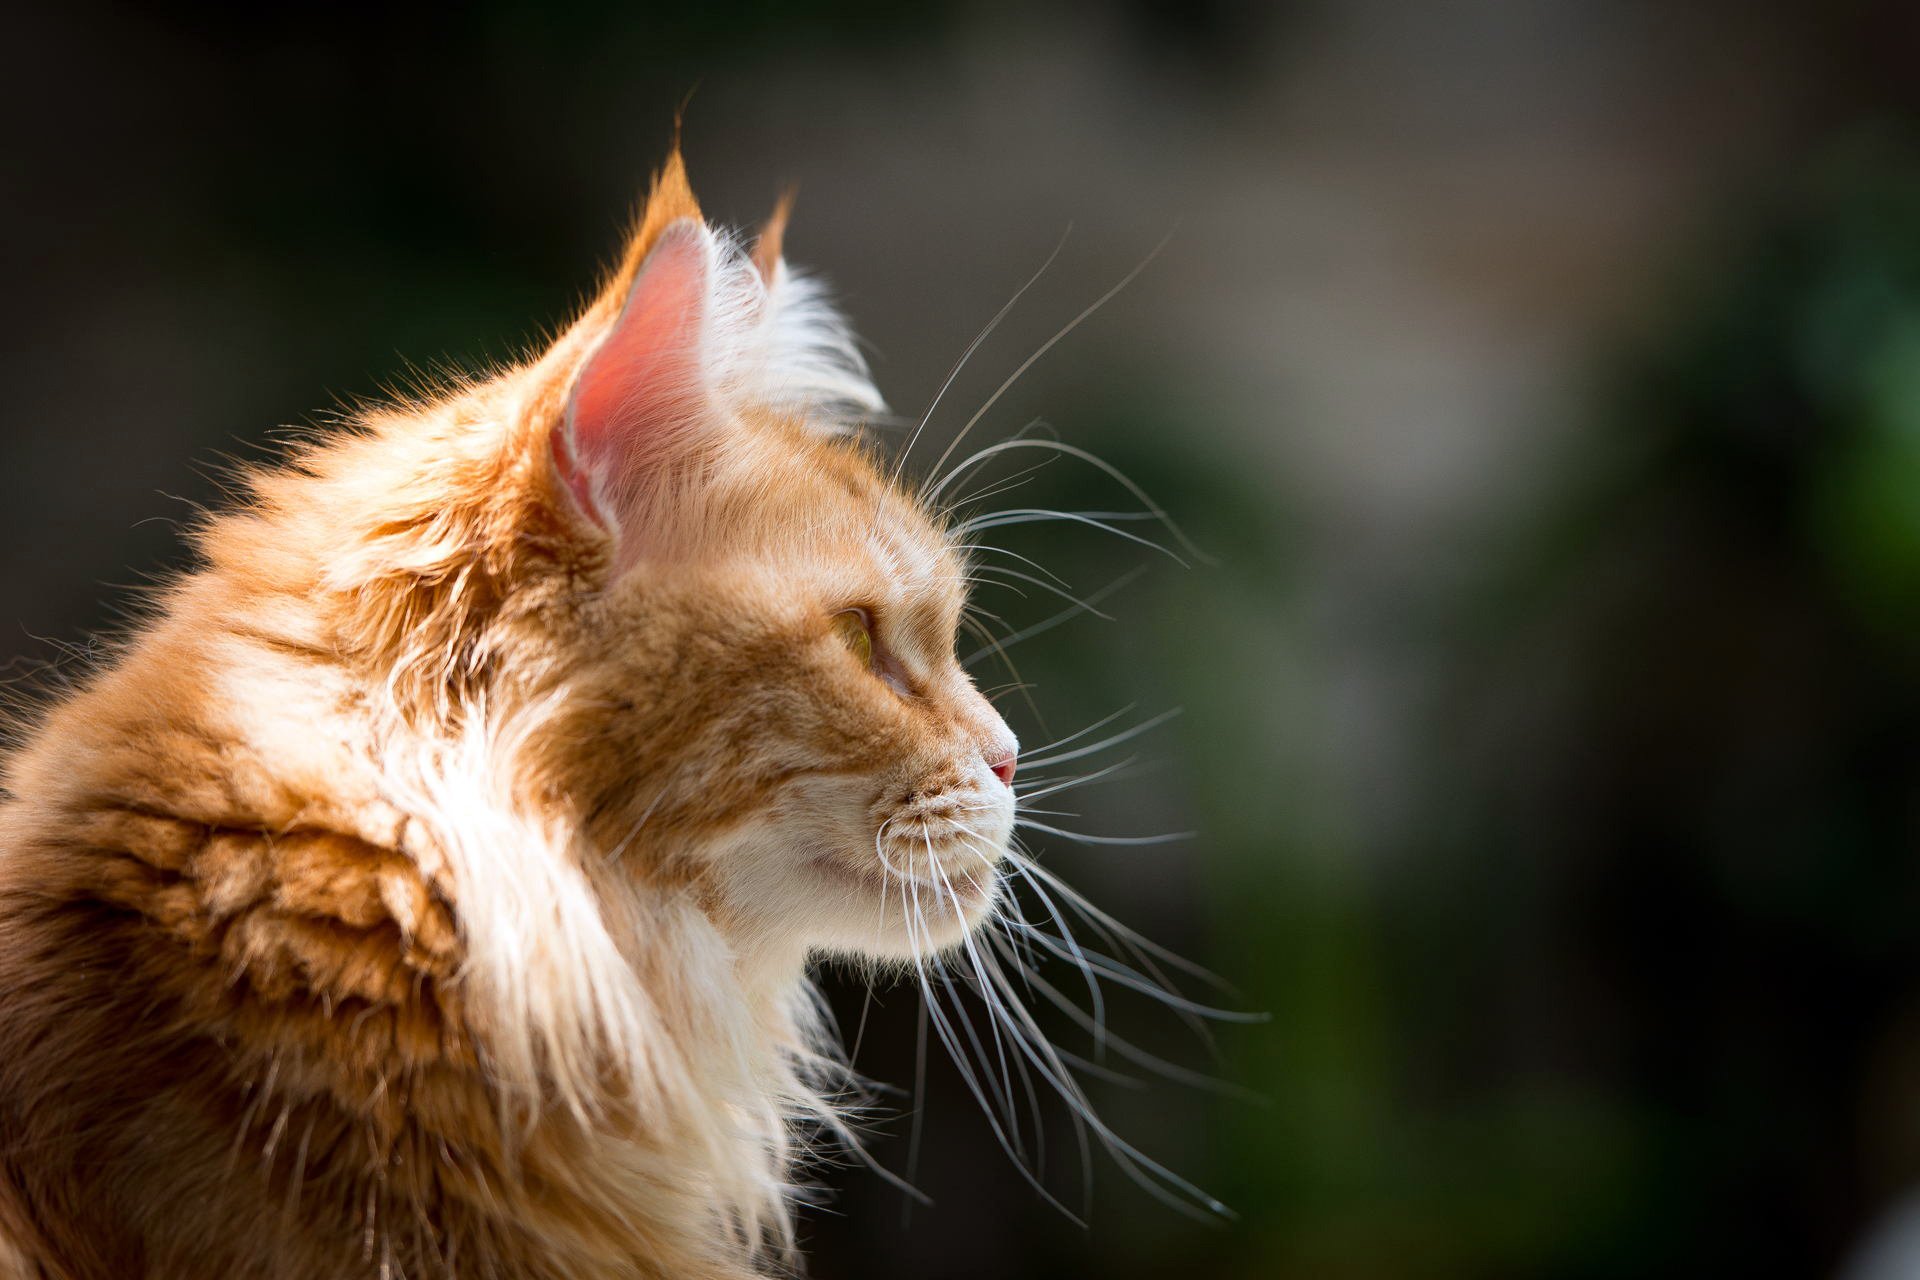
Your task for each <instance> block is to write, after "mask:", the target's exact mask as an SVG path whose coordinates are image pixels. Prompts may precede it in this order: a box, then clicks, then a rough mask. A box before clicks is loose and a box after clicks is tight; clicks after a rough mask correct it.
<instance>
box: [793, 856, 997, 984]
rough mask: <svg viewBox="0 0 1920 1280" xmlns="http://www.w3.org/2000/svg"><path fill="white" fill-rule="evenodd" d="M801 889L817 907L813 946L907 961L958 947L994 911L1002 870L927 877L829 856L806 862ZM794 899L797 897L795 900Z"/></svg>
mask: <svg viewBox="0 0 1920 1280" xmlns="http://www.w3.org/2000/svg"><path fill="white" fill-rule="evenodd" d="M803 871H804V875H805V877H806V879H807V880H809V881H810V882H811V883H810V885H809V886H808V888H809V890H810V892H808V893H807V894H806V896H807V897H808V898H810V899H811V900H812V901H811V902H810V903H809V904H808V905H811V906H813V907H814V908H815V910H814V911H813V912H812V913H811V921H810V923H811V925H812V928H813V930H814V932H815V936H814V938H813V939H811V942H812V945H813V946H814V948H816V949H818V950H822V951H828V952H832V953H836V954H841V955H856V956H865V957H870V958H875V959H887V960H911V959H914V958H915V957H919V956H929V955H934V954H937V953H939V952H941V951H945V950H946V949H948V948H949V947H953V946H956V945H958V944H959V943H960V941H961V940H962V939H963V938H965V937H966V935H967V934H968V933H969V932H971V931H972V930H974V929H976V928H978V927H979V926H980V925H982V924H984V923H985V922H986V921H987V920H988V919H989V918H990V917H991V916H992V915H993V911H994V907H995V904H996V902H997V901H998V898H999V877H998V876H997V875H996V873H995V871H994V869H993V868H992V867H990V866H987V865H986V864H984V863H983V864H981V865H980V867H979V868H978V870H977V871H975V872H972V873H968V874H961V873H955V872H947V873H945V874H942V875H941V876H939V878H937V879H926V878H922V877H919V876H913V875H906V874H902V873H900V872H898V871H894V870H889V869H888V868H887V867H885V866H883V865H880V864H878V863H858V862H854V861H852V860H849V859H845V858H841V857H837V856H834V855H825V856H822V857H818V858H814V859H812V860H811V861H809V862H807V863H806V864H805V865H804V868H803ZM796 905H797V904H796Z"/></svg>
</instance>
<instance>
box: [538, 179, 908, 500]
mask: <svg viewBox="0 0 1920 1280" xmlns="http://www.w3.org/2000/svg"><path fill="white" fill-rule="evenodd" d="M789 204H790V201H789V200H788V199H784V198H783V199H782V200H781V202H780V203H779V205H778V206H777V207H776V209H775V211H774V215H773V217H772V218H771V219H770V220H769V221H768V223H767V225H766V227H765V228H764V229H763V230H762V231H761V233H760V236H759V238H758V240H757V241H756V242H755V244H754V247H753V249H752V251H751V252H748V251H746V250H745V249H744V248H743V247H742V246H740V245H739V244H738V243H737V242H736V241H734V240H733V239H732V238H730V237H729V236H727V235H725V234H724V233H721V232H716V231H715V230H713V229H712V228H710V227H708V226H707V224H706V222H705V221H704V220H703V219H702V218H701V215H700V207H699V205H698V204H697V203H696V202H695V201H694V198H693V192H692V190H691V189H690V188H689V187H688V185H687V178H686V169H685V167H684V165H683V164H682V163H681V160H680V155H679V153H678V152H677V151H676V152H674V153H673V154H672V155H670V156H669V157H668V160H667V164H666V165H665V167H663V168H662V169H661V171H660V173H659V175H658V176H657V177H656V178H655V180H654V186H653V191H652V194H651V195H650V196H649V197H648V199H647V205H646V211H645V213H644V215H643V216H642V218H641V222H640V226H639V228H638V230H636V232H635V233H634V236H633V239H632V240H631V241H630V243H629V245H628V248H627V253H626V257H625V259H624V260H623V262H622V264H621V267H620V270H619V271H618V272H617V273H615V276H614V278H613V280H612V282H611V283H610V284H609V286H608V288H607V290H606V292H605V293H603V294H602V295H601V296H600V297H599V299H597V300H596V301H595V302H594V304H593V306H592V307H591V308H590V309H589V310H588V312H587V314H586V316H585V317H583V318H582V320H581V321H580V323H579V325H577V326H576V327H575V329H574V330H573V331H572V332H571V333H570V334H569V335H568V337H567V338H566V339H563V341H562V343H561V344H559V345H558V346H557V347H556V348H555V352H556V354H555V359H556V360H558V361H560V362H561V365H562V367H564V368H568V369H571V370H572V371H573V372H572V373H571V375H570V376H571V382H570V384H569V385H568V388H567V392H566V400H565V403H566V408H565V413H564V416H563V418H562V419H561V421H560V423H559V425H558V426H557V427H556V428H555V430H554V433H553V437H552V454H553V459H554V463H555V465H556V468H557V470H558V473H559V475H560V477H561V479H562V480H563V481H564V483H565V486H566V488H567V489H568V490H569V491H570V492H571V494H572V497H573V500H574V503H575V505H576V506H578V507H579V509H580V510H581V512H582V513H583V514H585V515H586V516H587V517H588V518H589V519H590V520H592V521H594V522H595V523H597V524H599V525H600V526H602V527H603V528H606V529H607V530H608V531H609V532H614V531H617V530H618V529H619V528H620V527H621V526H622V525H623V524H626V523H627V518H628V516H629V515H630V514H634V513H637V512H638V511H639V510H640V508H641V507H644V506H645V505H647V503H648V500H649V498H650V496H651V495H652V492H653V483H654V481H655V479H656V478H657V477H658V476H659V475H661V474H662V472H663V464H670V463H672V462H673V461H674V460H675V459H676V458H680V457H685V456H687V455H689V454H690V453H697V452H698V451H699V450H700V449H702V448H721V447H724V446H725V443H726V439H727V433H728V432H730V431H737V430H740V429H741V428H740V413H741V411H743V410H750V411H756V412H759V413H763V414H772V415H774V416H776V417H781V418H786V419H789V420H791V421H794V422H796V423H798V424H800V425H801V426H803V427H805V428H807V429H809V430H813V431H817V432H820V433H823V434H829V435H831V434H838V433H841V432H844V431H846V430H848V429H849V428H850V427H851V426H852V425H853V424H854V423H856V422H858V421H859V420H860V419H862V418H864V417H866V416H869V415H871V414H874V413H877V412H882V411H884V409H885V407H886V406H885V405H884V403H883V402H882V401H881V399H880V396H879V393H878V392H877V391H875V390H874V387H873V383H872V381H871V380H870V379H869V378H868V376H867V369H866V364H865V362H864V361H863V360H862V359H861V357H860V353H859V351H858V349H857V348H856V346H855V344H854V340H853V335H852V333H851V332H850V331H849V330H848V328H847V324H846V321H845V320H844V319H843V318H842V317H841V316H840V314H839V312H838V311H836V310H835V309H834V308H833V307H832V305H831V304H830V303H829V302H828V300H827V297H826V294H825V291H824V290H823V289H822V288H821V286H820V285H819V284H818V283H817V282H816V281H814V280H813V279H811V278H810V277H808V276H806V275H805V274H804V273H799V272H795V271H792V270H790V269H789V268H788V267H787V264H786V261H785V259H784V258H783V257H782V256H781V248H782V244H783V241H784V239H785V231H786V217H787V209H788V207H789ZM575 344H585V345H586V349H587V354H586V355H585V356H584V358H582V357H581V356H579V355H578V354H577V352H578V351H579V347H578V346H577V345H575Z"/></svg>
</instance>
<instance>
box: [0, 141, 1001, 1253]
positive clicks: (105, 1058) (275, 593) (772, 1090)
mask: <svg viewBox="0 0 1920 1280" xmlns="http://www.w3.org/2000/svg"><path fill="white" fill-rule="evenodd" d="M783 221H784V217H783V216H776V218H775V219H774V221H773V222H772V223H771V224H770V225H769V226H768V227H767V228H766V230H765V231H764V232H763V233H762V234H761V235H760V236H759V238H758V240H757V241H756V242H754V243H752V244H750V245H749V244H741V243H736V242H735V241H733V240H732V239H730V238H729V237H728V236H726V235H725V234H724V233H721V232H718V231H716V230H714V229H712V228H710V227H709V226H708V225H707V224H706V223H705V222H704V221H703V219H702V217H701V214H700V211H699V209H698V208H697V206H696V204H695V202H694V199H693V196H692V194H691V192H690V190H689V188H688V185H687V182H686V178H685V176H684V172H683V169H682V166H681V163H680V160H679V157H678V155H677V153H676V154H675V155H674V157H673V158H672V159H671V160H670V161H669V163H668V164H667V166H666V167H665V168H664V170H663V171H662V173H661V174H660V175H659V177H658V178H657V180H656V182H655V186H654V190H653V193H652V195H651V197H650V199H649V201H648V203H647V205H646V207H645V211H644V216H643V217H642V218H641V219H640V222H639V225H638V228H637V230H636V231H635V233H634V235H633V237H632V240H631V243H630V245H629V246H628V249H627V251H626V253H625V256H624V259H623V261H622V264H621V266H620V267H619V269H618V270H617V271H616V272H615V273H614V274H613V276H612V278H611V279H610V280H609V282H608V284H607V286H606V288H605V289H604V290H603V291H602V292H601V293H600V294H599V296H598V297H597V299H596V300H594V301H593V302H592V303H591V304H590V305H589V306H588V307H587V308H586V310H585V311H584V313H583V314H582V315H581V317H580V318H579V320H578V321H577V322H575V323H574V324H573V325H572V326H571V327H569V328H568V329H566V331H565V332H564V333H562V334H561V336H560V337H559V338H558V339H557V341H555V342H554V343H553V345H552V346H551V347H550V348H549V349H547V350H546V351H544V352H543V353H541V354H539V355H538V356H537V357H536V358H534V359H532V360H531V361H529V362H528V363H526V364H524V365H521V366H519V367H515V368H512V369H508V370H506V371H503V372H500V373H498V374H497V375H495V376H492V377H490V378H488V379H486V380H483V381H475V382H473V383H471V384H469V385H466V386H463V387H460V388H456V389H454V390H451V391H449V392H447V393H445V394H443V395H440V396H438V397H436V398H434V399H432V400H431V401H429V402H425V403H420V404H416V405H412V406H407V407H404V408H394V409H387V410H382V411H379V412H373V413H369V414H367V415H365V416H364V417H363V418H362V420H361V421H360V422H359V423H358V424H357V426H356V427H355V428H354V429H351V430H348V431H345V432H342V433H339V434H335V435H332V436H329V437H327V438H325V439H323V440H321V441H319V442H317V443H312V444H309V445H307V446H305V447H303V448H302V449H300V450H299V451H298V452H297V454H296V455H295V456H294V457H292V458H291V459H290V460H289V461H287V462H286V463H285V464H283V465H279V466H275V467H272V468H265V469H261V470H260V471H258V472H257V474H254V475H253V476H252V477H251V478H250V480H249V484H248V493H247V496H246V498H245V500H244V501H242V502H241V503H239V504H237V505H236V506H235V507H234V508H233V509H231V510H229V511H227V512H225V513H222V514H218V515H215V516H212V517H209V518H208V519H207V520H206V521H205V522H204V524H203V527H202V528H201V529H200V530H199V533H198V537H197V543H198V547H199V550H200V553H201V557H202V563H201V565H200V567H198V568H197V569H195V570H194V571H192V572H190V573H188V574H187V575H185V576H184V577H182V578H181V579H180V580H179V581H178V582H176V583H175V584H173V585H172V586H171V587H170V588H169V589H167V590H166V591H165V593H164V594H163V595H162V596H161V597H160V598H159V600H158V601H157V604H156V608H155V610H154V612H153V615H152V617H151V618H150V620H149V621H147V622H146V623H145V624H143V625H142V626H140V627H139V628H138V629H137V630H136V631H135V632H134V633H133V634H131V635H130V636H128V637H127V638H126V640H125V642H124V643H123V644H122V645H121V646H120V648H119V649H118V650H117V652H116V653H115V655H114V656H113V658H112V660H111V661H110V662H108V663H106V664H105V665H104V666H103V668H102V669H100V670H99V671H97V672H96V673H94V674H92V675H91V676H89V677H88V678H87V679H86V680H84V681H83V682H81V684H80V686H79V687H78V688H77V689H75V690H74V691H72V692H70V693H69V694H67V695H66V696H64V697H63V698H61V699H59V700H58V701H57V703H56V704H55V705H53V706H52V707H51V708H50V709H48V710H47V711H46V713H45V714H44V716H43V717H42V718H41V719H40V721H39V722H38V723H37V724H36V725H35V726H34V727H33V728H32V729H31V731H30V732H28V733H27V734H26V736H25V738H24V741H23V743H22V745H21V746H20V747H19V748H18V749H17V750H16V751H15V752H14V753H13V754H12V756H11V758H10V759H9V760H8V761H7V764H6V773H5V784H6V789H7V798H6V800H5V804H4V808H0V1046H4V1049H0V1276H4V1277H5V1278H6V1280H16V1277H26V1276H35V1277H38V1276H47V1277H70V1278H71V1280H124V1278H126V1277H137V1276H151V1277H165V1278H180V1280H188V1278H198V1277H222V1278H223V1280H224V1278H228V1277H254V1276H260V1277H269V1276H270V1277H278V1278H282V1280H340V1278H343V1277H365V1276H379V1277H403V1276H404V1277H433V1276H460V1277H495V1276H497V1277H528V1278H531V1277H555V1278H556V1280H557V1278H559V1277H568V1278H571V1280H586V1278H589V1277H596V1276H608V1277H611V1276H628V1277H642V1276H644V1277H675V1278H677V1280H685V1278H687V1277H744V1276H751V1275H758V1274H761V1273H762V1271H763V1270H764V1269H765V1268H767V1267H769V1266H777V1265H779V1264H780V1260H781V1259H782V1258H783V1257H784V1256H786V1254H787V1253H788V1252H789V1251H790V1248H791V1242H792V1237H791V1227H790V1217H789V1199H790V1190H791V1182H790V1178H791V1170H790V1168H789V1165H790V1161H791V1155H792V1153H791V1151H790V1146H791V1145H792V1135H793V1134H794V1132H795V1131H796V1125H800V1124H805V1123H816V1124H820V1123H824V1124H827V1125H829V1126H831V1125H832V1124H834V1123H835V1122H836V1121H835V1117H834V1106H835V1101H834V1099H835V1095H836V1092H837V1091H838V1090H840V1089H841V1088H842V1087H843V1084H844V1074H843V1069H842V1068H841V1067H840V1066H839V1065H838V1062H837V1059H836V1057H835V1056H834V1054H833V1052H832V1051H831V1048H830V1045H829V1041H828V1039H827V1037H826V1036H825V1035H824V1033H823V1031H822V1028H821V1026H820V1025H819V1019H818V1017H817V1014H816V1008H815V998H814V996H813V994H812V990H811V988H810V987H809V985H808V982H807V977H806V965H807V962H808V959H809V957H810V956H812V955H817V954H821V953H839V954H846V955H853V956H860V957H867V958H877V959H882V960H884V959H889V958H901V957H910V956H924V955H927V954H930V953H933V952H937V951H939V950H941V949H943V948H946V947H950V946H952V945H954V944H956V943H957V942H959V941H960V940H961V939H962V938H963V936H965V935H966V934H967V932H968V930H969V929H971V928H972V927H973V926H975V925H976V924H978V923H979V922H980V921H981V920H982V919H983V918H985V917H986V916H987V915H988V914H989V913H990V912H991V911H992V910H993V909H994V903H995V898H996V895H997V893H998V891H999V879H1000V876H999V873H998V868H999V865H1000V863H1001V861H1002V859H1003V858H1004V857H1006V856H1007V852H1008V846H1009V840H1010V836H1011V834H1012V831H1013V825H1014V821H1015V819H1014V794H1013V790H1012V779H1013V771H1014V765H1015V751H1016V746H1015V742H1014V738H1013V736H1012V734H1011V733H1010V732H1009V730H1008V728H1007V726H1006V725H1005V723H1004V722H1003V721H1002V719H1001V717H1000V716H999V715H998V714H996V712H995V711H994V709H993V707H992V706H991V705H990V704H989V703H988V702H987V700H986V699H985V698H983V697H982V696H981V694H980V693H979V692H978V691H976V689H975V687H974V685H973V684H972V683H971V681H970V680H969V679H968V677H967V675H966V674H965V672H964V671H963V669H962V667H961V666H960V665H959V663H958V662H957V661H956V658H955V650H954V641H955V635H956V629H957V627H958V626H959V623H960V617H961V611H962V609H963V606H964V603H965V594H964V588H965V579H966V574H967V570H966V566H965V563H964V556H963V550H962V549H961V548H960V547H958V546H957V545H956V544H957V543H958V542H961V541H964V539H960V538H956V537H953V536H951V531H950V530H949V529H947V528H944V527H943V526H942V524H941V523H940V521H939V519H938V518H937V517H936V516H934V515H932V514H930V513H929V512H928V511H927V510H926V509H924V508H923V506H922V505H921V504H920V503H919V502H917V501H916V499H915V497H914V495H913V494H912V493H911V491H909V490H907V489H903V488H901V487H899V486H897V485H896V484H895V483H894V482H893V479H892V477H891V476H890V475H889V474H888V468H887V467H885V466H883V465H880V464H879V463H877V462H876V460H875V458H874V457H873V456H872V455H871V454H870V453H869V452H868V450H867V449H866V447H865V446H863V445H862V444H861V443H860V442H859V440H858V438H857V437H856V436H855V435H853V434H851V433H849V431H848V430H847V428H848V426H849V424H850V423H852V422H854V421H855V420H857V419H858V418H859V417H860V416H862V415H864V414H868V413H871V412H873V411H876V410H877V409H878V408H879V407H880V401H879V397H878V396H877V395H876V393H875V391H874V389H873V387H872V385H871V383H870V382H869V380H868V378H867V375H866V371H865V369H864V366H863V364H862V362H861V360H860V358H859V356H858V355H857V353H856V351H855V348H854V346H853V343H852V341H851V338H850V336H849V334H848V332H847V329H846V327H845V325H844V323H843V322H842V321H841V319H840V318H839V317H838V316H837V315H836V314H835V313H834V312H833V311H832V310H831V309H830V308H829V307H828V305H827V304H826V302H825V301H824V299H823V297H822V295H821V293H820V291H819V289H818V288H817V287H816V286H815V285H814V284H813V283H812V282H811V281H809V280H808V279H806V278H805V277H803V276H799V275H796V274H794V273H793V272H791V271H790V270H789V269H788V268H787V266H786V264H785V263H784V262H783V261H782V258H781V253H780V241H781V231H782V226H781V224H782V223H783ZM10 1254H11V1255H12V1260H11V1264H10V1263H9V1255H10ZM9 1265H11V1266H12V1267H13V1270H12V1271H9V1270H8V1267H9Z"/></svg>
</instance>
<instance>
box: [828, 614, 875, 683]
mask: <svg viewBox="0 0 1920 1280" xmlns="http://www.w3.org/2000/svg"><path fill="white" fill-rule="evenodd" d="M833 629H834V632H835V633H836V634H837V635H838V636H839V637H840V642H841V643H842V644H844V645H846V646H847V650H848V652H850V653H852V654H853V656H854V657H856V658H858V659H860V665H861V666H863V667H866V668H867V669H868V670H872V668H873V619H872V618H871V617H869V616H868V615H867V611H866V610H865V609H842V610H841V611H840V612H839V613H836V614H834V615H833Z"/></svg>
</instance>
